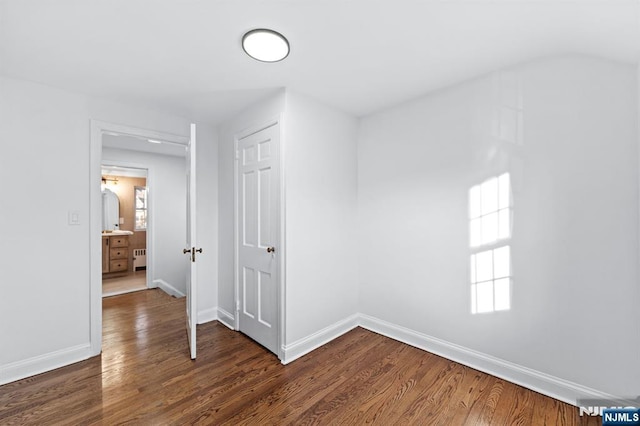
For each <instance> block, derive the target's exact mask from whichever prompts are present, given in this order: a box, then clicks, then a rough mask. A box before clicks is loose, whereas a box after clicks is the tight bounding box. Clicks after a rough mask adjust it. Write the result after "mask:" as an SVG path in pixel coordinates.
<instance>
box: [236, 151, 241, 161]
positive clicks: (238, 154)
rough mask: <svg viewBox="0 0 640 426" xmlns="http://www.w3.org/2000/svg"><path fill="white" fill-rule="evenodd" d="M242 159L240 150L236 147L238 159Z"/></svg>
mask: <svg viewBox="0 0 640 426" xmlns="http://www.w3.org/2000/svg"><path fill="white" fill-rule="evenodd" d="M239 159H240V150H239V149H236V160H239Z"/></svg>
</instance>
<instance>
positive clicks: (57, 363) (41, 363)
mask: <svg viewBox="0 0 640 426" xmlns="http://www.w3.org/2000/svg"><path fill="white" fill-rule="evenodd" d="M92 355H93V354H92V353H91V345H89V344H86V345H78V346H73V347H71V348H66V349H61V350H59V351H55V352H49V353H48V354H44V355H39V356H35V357H33V358H29V359H25V360H21V361H16V362H12V363H10V364H7V365H3V366H0V385H4V384H6V383H11V382H15V381H16V380H21V379H24V378H26V377H30V376H35V375H36V374H41V373H45V372H47V371H51V370H55V369H56V368H60V367H64V366H65V365H69V364H73V363H76V362H79V361H84V360H85V359H88V358H90V357H91V356H92Z"/></svg>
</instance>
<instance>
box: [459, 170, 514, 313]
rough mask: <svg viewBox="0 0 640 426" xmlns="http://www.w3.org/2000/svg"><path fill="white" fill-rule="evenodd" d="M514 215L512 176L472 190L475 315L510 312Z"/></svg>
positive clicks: (492, 179)
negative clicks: (509, 241) (511, 245)
mask: <svg viewBox="0 0 640 426" xmlns="http://www.w3.org/2000/svg"><path fill="white" fill-rule="evenodd" d="M511 211H512V196H511V179H510V176H509V173H504V174H502V175H500V176H497V177H492V178H490V179H487V180H486V181H484V182H482V183H481V184H480V185H476V186H474V187H472V188H471V189H470V190H469V246H470V247H471V251H472V254H471V264H470V272H471V276H470V281H471V313H472V314H476V313H484V312H494V311H504V310H509V309H510V308H511V249H510V246H509V245H508V240H509V239H510V238H511Z"/></svg>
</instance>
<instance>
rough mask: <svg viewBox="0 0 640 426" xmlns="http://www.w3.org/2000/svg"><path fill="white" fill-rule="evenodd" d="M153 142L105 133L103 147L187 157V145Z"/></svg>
mask: <svg viewBox="0 0 640 426" xmlns="http://www.w3.org/2000/svg"><path fill="white" fill-rule="evenodd" d="M157 142H161V143H151V142H149V140H148V139H143V138H134V137H131V136H125V135H116V134H113V135H111V134H104V135H103V136H102V147H103V148H115V149H126V150H130V151H141V152H150V153H152V154H162V155H172V156H175V157H185V156H186V154H187V150H186V146H185V145H181V144H178V143H175V142H163V141H157Z"/></svg>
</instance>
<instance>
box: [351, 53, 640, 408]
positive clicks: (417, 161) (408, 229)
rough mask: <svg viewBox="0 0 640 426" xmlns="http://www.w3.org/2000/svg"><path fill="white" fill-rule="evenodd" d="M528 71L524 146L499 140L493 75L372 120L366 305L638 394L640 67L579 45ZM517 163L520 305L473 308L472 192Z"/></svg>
mask: <svg viewBox="0 0 640 426" xmlns="http://www.w3.org/2000/svg"><path fill="white" fill-rule="evenodd" d="M514 71H515V74H514V75H516V76H518V78H519V79H520V80H521V85H522V86H521V87H522V89H521V96H522V100H523V103H522V106H523V108H522V109H523V116H524V121H523V141H522V142H523V143H522V145H518V144H514V143H510V142H502V141H499V140H498V139H497V138H496V132H495V130H496V129H497V128H498V122H497V119H498V117H499V116H500V115H499V109H498V107H499V106H500V104H501V102H502V101H501V96H503V95H504V94H505V93H504V92H503V91H500V90H496V85H495V82H496V79H495V76H487V77H483V78H479V79H477V80H473V81H469V82H467V83H464V84H460V85H458V86H455V87H452V88H449V89H446V90H442V91H440V92H438V93H434V94H432V95H430V96H427V97H424V98H422V99H419V100H416V101H414V102H411V103H407V104H405V105H402V106H398V107H396V108H393V109H390V110H388V111H385V112H382V113H379V114H376V115H373V116H370V117H367V118H365V119H363V120H362V127H361V134H360V139H359V145H358V154H359V165H358V167H359V181H358V182H359V218H360V224H361V226H360V247H359V253H360V255H361V257H360V300H361V303H360V309H361V312H363V313H364V314H367V315H370V316H372V317H375V318H379V319H382V320H385V321H388V322H390V323H392V324H396V325H400V326H403V327H406V328H408V329H410V330H414V331H417V332H419V333H423V334H424V335H427V336H432V337H435V338H437V339H442V340H443V341H445V342H450V343H453V344H456V345H460V346H462V347H465V348H470V349H472V350H475V351H478V352H480V353H482V354H487V355H490V356H493V357H497V358H499V359H502V360H506V361H508V362H511V363H514V364H516V365H519V366H524V367H527V368H531V369H533V370H536V371H538V372H543V373H546V374H549V375H552V376H554V377H558V378H561V379H564V380H568V381H570V382H575V383H577V384H579V385H583V386H586V387H590V388H593V389H596V390H598V391H601V392H605V393H610V394H614V395H619V396H633V395H638V394H639V393H640V388H639V385H638V383H640V363H639V362H638V360H639V359H640V341H639V340H638V339H637V336H638V327H639V326H640V310H638V309H637V305H638V300H640V288H639V286H638V256H639V252H638V220H639V214H638V127H637V123H638V115H637V105H638V91H637V81H636V77H637V74H636V71H635V68H634V67H632V66H629V65H624V64H619V63H613V62H606V61H600V60H596V59H591V58H585V57H567V58H556V59H548V60H544V61H540V62H536V63H531V64H527V65H525V66H522V67H519V68H517V69H515V70H514ZM507 75H509V74H507ZM506 126H507V129H509V128H510V127H513V126H514V123H510V122H506ZM503 171H509V172H511V174H512V179H513V187H514V225H513V238H512V242H511V250H512V263H513V271H514V272H513V274H514V275H513V278H514V282H513V293H512V294H513V295H512V308H511V310H510V311H506V312H496V313H490V314H477V315H472V314H470V290H469V266H468V265H469V248H468V241H469V237H468V217H467V205H468V204H467V194H468V190H469V188H470V187H471V186H473V185H475V184H478V183H480V182H482V180H484V179H485V178H488V177H490V176H493V175H496V174H498V173H500V172H503Z"/></svg>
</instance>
